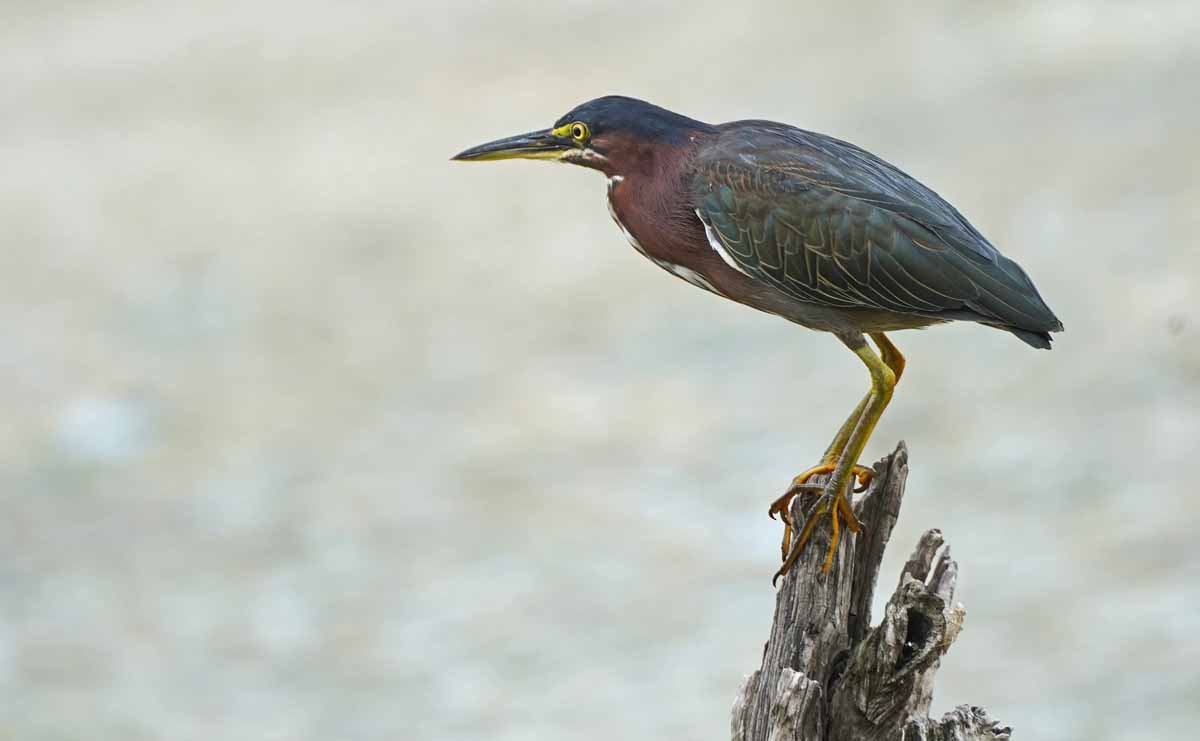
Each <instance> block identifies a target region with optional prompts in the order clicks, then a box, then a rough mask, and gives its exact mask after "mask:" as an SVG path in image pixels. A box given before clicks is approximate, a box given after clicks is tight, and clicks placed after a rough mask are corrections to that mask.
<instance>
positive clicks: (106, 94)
mask: <svg viewBox="0 0 1200 741" xmlns="http://www.w3.org/2000/svg"><path fill="white" fill-rule="evenodd" d="M1198 79H1200V7H1198V6H1197V5H1196V3H1195V2H1191V1H1190V0H1185V1H1184V2H1154V3H1082V2H1054V3H1024V2H1006V3H959V2H943V3H919V4H913V3H878V4H872V3H860V2H843V3H811V4H807V3H806V4H800V3H795V2H782V1H781V2H761V3H732V2H730V3H721V4H704V3H696V2H688V3H659V2H647V3H637V4H634V3H619V4H612V5H601V4H594V3H591V2H579V1H576V0H567V1H566V2H557V3H540V2H524V3H504V4H495V5H489V4H485V3H476V2H450V3H445V2H425V1H424V0H420V1H418V2H413V1H412V0H402V1H401V2H399V3H396V2H340V3H334V2H325V3H319V2H303V1H302V2H295V1H289V2H284V1H283V0H239V1H238V2H215V1H214V2H206V3H191V2H183V1H182V0H174V1H170V0H160V1H157V2H149V1H145V2H138V1H136V0H126V1H122V2H117V1H115V0H91V1H90V2H70V3H21V2H8V3H4V4H3V5H2V6H0V244H2V249H0V406H2V414H0V419H2V421H0V738H2V739H47V740H50V739H78V738H88V739H93V740H97V741H99V740H107V739H113V740H117V739H120V740H121V741H136V740H137V739H171V740H173V741H184V740H190V739H206V740H207V739H214V738H220V739H236V740H240V739H246V740H250V739H254V740H256V741H258V740H262V739H322V740H324V739H419V740H424V739H429V740H431V741H451V740H457V739H464V740H465V739H484V738H486V739H497V740H500V741H532V740H535V739H559V738H572V739H579V740H589V739H613V738H621V739H666V738H671V739H709V738H714V739H715V738H724V737H726V734H727V730H726V729H727V722H728V712H729V705H730V702H731V701H732V698H733V696H734V692H735V689H736V687H737V685H738V683H739V682H740V681H741V678H742V677H743V675H744V674H746V673H748V672H750V671H751V670H753V669H754V668H756V667H757V666H758V663H759V659H760V655H761V647H762V643H763V641H764V640H765V637H766V632H767V627H768V625H769V621H770V618H771V610H772V605H773V600H774V593H773V591H772V589H771V587H770V575H771V573H772V571H773V570H774V569H775V567H776V565H777V559H778V551H777V549H778V536H779V530H778V524H777V523H774V522H772V521H770V520H768V519H767V517H766V514H765V511H766V505H767V503H768V501H769V500H770V499H771V498H773V497H774V496H775V495H776V494H777V493H779V492H780V491H781V488H782V487H783V485H784V484H785V483H786V482H787V481H788V480H789V479H790V477H791V475H793V474H794V473H796V472H797V471H798V470H799V469H801V468H803V467H805V466H807V465H809V464H810V463H812V462H813V461H814V459H815V458H816V456H817V455H818V454H819V453H820V452H821V451H822V450H823V449H824V446H825V444H826V442H827V441H828V438H829V437H830V436H831V434H832V432H833V431H834V429H835V428H836V426H837V424H838V423H839V422H840V421H841V419H842V418H843V417H844V415H845V414H846V413H847V412H848V411H849V409H850V408H851V407H852V406H853V405H854V403H855V402H856V400H857V399H858V398H859V396H860V394H861V393H862V391H863V389H864V388H865V384H866V375H865V373H864V371H863V369H862V368H861V367H860V365H859V364H858V361H857V360H856V359H855V358H854V357H853V356H852V355H851V354H850V353H847V352H845V351H844V350H843V349H842V348H841V346H840V345H839V344H838V343H837V342H836V341H834V340H832V339H831V338H829V337H826V336H822V335H819V334H815V333H810V332H806V331H804V330H802V329H800V328H797V327H795V326H792V325H789V324H787V323H785V322H783V321H780V320H778V319H776V318H772V317H769V316H766V315H761V314H757V313H755V312H753V311H750V310H747V309H744V308H741V307H739V306H736V305H734V304H732V303H726V302H722V301H719V300H717V299H716V298H714V297H713V296H711V295H708V294H705V293H704V292H701V291H698V290H695V289H694V288H692V287H690V286H688V285H687V284H685V283H683V282H682V281H679V280H676V279H673V278H671V277H670V276H668V275H667V274H665V273H663V272H662V271H660V270H658V269H657V268H655V267H654V266H652V265H650V264H649V263H647V262H646V261H645V260H644V259H643V258H641V257H640V256H638V255H637V254H636V253H634V251H633V250H632V249H630V248H629V246H628V245H627V244H626V243H625V242H624V240H623V239H622V238H621V236H620V234H619V232H618V231H617V229H616V228H615V227H614V226H613V224H612V223H611V222H610V220H609V216H608V214H607V211H606V209H605V207H604V202H603V194H604V183H603V181H602V179H601V178H599V177H598V176H596V174H595V173H591V172H587V171H585V170H581V169H576V168H564V167H548V166H546V165H544V164H540V163H531V162H518V163H501V164H497V165H492V166H478V165H473V166H466V165H459V164H450V163H449V162H447V158H448V157H449V156H450V155H451V154H453V153H454V152H456V151H458V150H460V149H462V148H464V147H466V146H469V145H473V144H476V143H479V142H481V141H484V140H488V139H492V138H495V137H499V136H502V135H507V134H511V133H516V132H520V131H526V130H528V129H531V128H536V127H541V126H545V125H548V124H549V123H550V122H552V121H553V120H554V119H555V118H556V117H558V116H559V115H560V114H561V113H563V112H564V111H566V110H567V109H569V108H571V107H572V106H574V105H575V104H576V103H579V102H581V101H583V100H586V99H589V98H591V97H595V96H598V95H602V94H607V93H613V92H619V93H625V94H629V95H635V96H638V97H644V98H647V99H650V100H653V101H656V102H659V103H661V104H663V105H666V106H668V107H671V108H674V109H677V110H680V111H683V112H686V113H688V114H690V115H693V116H695V117H698V118H701V119H705V120H709V121H723V120H730V119H735V118H745V117H764V118H774V119H779V120H784V121H789V122H793V123H796V124H799V125H802V126H804V127H806V128H810V129H815V130H818V131H825V132H830V133H834V134H836V135H838V136H840V137H842V138H846V139H849V140H851V141H854V142H856V143H858V144H860V145H862V146H865V147H867V148H868V149H871V150H872V151H874V152H876V153H878V154H880V155H882V156H884V157H885V158H887V159H889V160H891V161H893V162H896V163H898V164H899V165H900V166H901V167H903V168H904V169H906V170H907V171H909V172H911V173H912V174H914V175H916V176H917V177H919V178H920V179H922V180H923V181H925V182H927V183H928V184H930V185H931V186H932V187H934V188H935V189H936V190H938V191H939V192H941V193H943V194H944V195H946V196H947V197H948V198H950V199H951V200H952V201H953V202H954V203H955V204H957V205H958V206H959V207H960V208H961V209H962V210H963V211H964V212H965V213H966V214H967V216H968V217H969V218H971V219H972V221H973V222H974V223H975V224H976V225H977V226H978V227H979V228H980V229H981V230H982V231H983V232H984V233H985V234H987V235H988V236H989V237H990V238H991V239H992V241H994V242H995V243H996V244H997V245H998V246H1000V247H1001V248H1002V249H1003V250H1005V251H1006V252H1007V253H1008V254H1010V255H1011V256H1013V257H1015V258H1016V259H1018V260H1019V261H1020V262H1021V263H1022V264H1023V265H1024V266H1025V267H1026V268H1027V269H1028V270H1029V272H1030V273H1031V274H1032V275H1033V276H1034V277H1035V279H1036V281H1037V283H1038V286H1039V287H1040V288H1041V290H1042V292H1043V293H1044V295H1045V296H1046V297H1047V299H1048V300H1049V302H1050V304H1051V305H1052V306H1053V307H1054V309H1055V310H1056V311H1057V313H1058V314H1059V315H1060V316H1061V317H1062V319H1063V321H1064V322H1065V324H1066V326H1067V332H1066V334H1064V335H1060V336H1059V339H1058V342H1057V343H1056V345H1055V350H1054V351H1053V352H1034V351H1032V350H1030V349H1029V348H1027V347H1025V346H1023V345H1021V344H1020V343H1018V342H1017V341H1015V340H1014V339H1013V338H1012V337H1010V336H1008V335H1006V334H1003V333H1000V332H994V331H990V330H986V329H982V328H978V327H974V326H951V327H946V328H939V329H936V330H933V331H928V332H909V333H903V334H900V335H897V336H896V339H897V341H898V343H899V344H900V346H901V347H902V348H903V349H904V350H905V351H906V352H907V353H908V356H909V359H910V365H909V371H908V374H907V375H906V376H905V378H904V383H903V384H902V385H901V387H900V390H899V393H898V394H897V397H896V400H895V402H894V403H893V405H892V407H891V409H890V411H889V413H888V414H887V416H886V417H885V418H884V421H883V423H882V425H881V426H880V428H879V430H878V432H877V433H876V435H875V439H874V441H873V443H872V445H871V447H870V449H869V456H870V458H871V459H872V460H873V459H875V458H876V457H878V456H879V455H881V454H882V453H884V452H886V451H887V450H889V449H890V448H891V447H892V445H893V444H894V443H895V442H896V441H897V440H898V439H900V438H904V439H906V440H907V441H908V442H909V445H910V446H911V450H912V475H911V478H910V484H909V496H908V498H907V500H906V503H905V510H904V512H903V515H902V517H901V520H900V523H899V527H898V529H897V532H896V534H895V537H894V540H893V548H892V550H891V551H890V553H889V554H888V559H887V563H886V564H885V566H884V571H883V574H884V576H883V581H884V583H885V584H886V583H891V580H892V579H894V578H895V574H896V573H897V572H898V569H899V566H900V564H901V563H902V562H903V559H904V557H905V555H906V553H907V551H908V549H909V548H911V546H912V544H913V543H915V541H916V538H917V536H918V534H919V532H920V531H921V530H923V529H925V528H927V527H934V526H937V527H941V528H942V529H943V530H944V531H945V533H946V535H947V537H948V539H949V541H950V542H951V543H952V546H953V549H954V553H955V554H956V556H957V557H958V559H959V561H960V564H961V570H962V581H961V590H960V595H959V596H960V598H961V600H962V601H963V602H964V603H965V605H966V607H967V610H968V618H967V623H966V628H965V631H964V633H963V634H962V636H961V638H960V640H959V642H958V643H957V644H956V645H955V647H954V649H953V651H952V652H951V653H950V654H949V656H948V658H947V660H946V661H945V663H944V668H943V670H942V671H941V673H940V675H939V681H938V689H937V695H936V697H935V710H936V711H938V712H941V711H942V710H945V709H947V708H949V707H951V706H953V705H955V704H958V703H962V702H972V703H976V704H981V705H984V706H986V707H987V708H989V710H990V711H991V712H992V714H993V715H994V716H996V717H997V718H999V719H1001V720H1003V721H1005V722H1007V723H1009V724H1011V725H1013V726H1015V727H1016V729H1017V731H1018V733H1019V738H1023V739H1165V738H1184V737H1186V736H1188V735H1189V734H1191V733H1193V732H1194V729H1195V724H1196V722H1197V721H1198V720H1200V679H1198V674H1197V669H1196V667H1197V666H1200V644H1198V643H1197V639H1196V636H1197V635H1198V632H1200V593H1198V589H1200V587H1198V585H1200V545H1197V543H1196V540H1195V538H1196V532H1197V527H1198V526H1200V497H1198V496H1197V492H1196V489H1195V485H1194V483H1193V482H1192V481H1191V473H1192V472H1193V471H1194V470H1195V465H1196V452H1197V449H1198V446H1200V315H1198V314H1197V310H1196V307H1197V306H1198V305H1200V249H1198V247H1200V245H1197V242H1196V235H1197V234H1200V215H1198V214H1200V210H1198V209H1197V207H1196V205H1197V203H1200V177H1198V169H1197V162H1198V161H1200V139H1198V138H1197V136H1196V121H1197V120H1198V119H1200V94H1197V90H1198V88H1197V84H1198Z"/></svg>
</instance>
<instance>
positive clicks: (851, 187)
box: [693, 122, 1061, 342]
mask: <svg viewBox="0 0 1200 741" xmlns="http://www.w3.org/2000/svg"><path fill="white" fill-rule="evenodd" d="M723 129H724V130H723V131H722V133H721V135H720V136H719V138H718V139H717V141H716V142H715V143H714V144H713V145H711V146H710V147H708V148H707V149H706V150H705V151H704V152H702V153H701V155H700V157H699V158H698V161H697V171H696V173H697V174H696V177H695V181H694V183H693V189H694V195H695V199H696V200H695V203H696V204H697V206H698V207H697V214H698V215H699V216H700V219H701V221H703V222H704V224H705V226H706V228H707V231H708V235H709V239H710V242H713V244H714V247H715V248H718V252H720V253H721V254H722V257H723V258H724V259H725V260H726V261H727V262H730V263H731V264H732V265H733V266H734V267H735V268H737V269H739V270H741V271H742V272H743V273H746V274H747V275H749V276H751V277H752V278H754V279H756V280H759V281H762V282H764V283H768V284H770V285H772V286H774V287H776V288H778V289H780V290H782V291H783V292H785V293H787V294H789V295H791V296H793V297H794V298H796V299H798V300H800V301H805V302H808V303H815V304H820V305H824V306H832V307H836V308H847V309H853V308H862V309H873V310H883V311H891V312H896V313H901V314H914V315H922V316H936V317H944V318H947V319H969V320H974V321H980V322H984V323H988V324H995V325H997V326H1002V327H1006V328H1017V329H1023V330H1028V331H1032V332H1037V333H1042V332H1046V331H1054V330H1057V329H1059V328H1061V324H1060V323H1059V322H1058V320H1057V318H1055V317H1054V314H1053V313H1052V312H1051V311H1050V309H1049V308H1048V307H1047V306H1046V305H1045V303H1044V302H1043V301H1042V299H1041V297H1040V296H1039V295H1038V293H1037V289H1035V288H1034V286H1033V283H1032V282H1031V281H1030V280H1029V278H1028V276H1026V274H1025V272H1024V271H1023V270H1021V268H1020V267H1019V266H1018V265H1017V264H1016V263H1014V262H1012V261H1011V260H1009V259H1007V258H1005V257H1004V256H1003V255H1001V254H1000V253H999V252H998V251H997V250H996V248H995V247H993V246H992V245H991V244H990V243H988V241H987V240H986V239H984V238H983V236H982V235H980V234H979V232H978V231H976V230H975V228H974V227H972V226H971V225H970V224H969V223H968V222H967V221H966V219H964V218H963V217H962V215H961V214H959V213H958V212H957V211H956V210H955V209H954V208H953V207H952V206H950V204H948V203H946V202H945V201H944V200H942V199H941V198H940V197H939V196H938V195H937V194H936V193H934V192H933V191H931V190H929V189H928V188H926V187H925V186H923V185H921V184H920V183H918V182H917V181H916V180H914V179H912V178H911V177H909V176H908V175H905V174H904V173H903V172H901V171H900V170H898V169H896V168H895V167H893V166H891V165H889V164H888V163H886V162H884V161H883V160H880V159H879V158H877V157H875V156H874V155H871V154H870V153H868V152H866V151H864V150H861V149H859V148H857V147H855V146H853V145H850V144H847V143H845V142H841V141H838V140H836V139H831V138H829V137H825V136H822V135H819V134H813V133H810V132H806V131H801V130H799V129H794V128H791V127H787V126H783V125H781V124H773V123H769V122H738V123H736V124H728V125H726V126H725V127H723ZM1047 342H1048V340H1047Z"/></svg>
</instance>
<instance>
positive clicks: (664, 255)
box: [607, 175, 721, 295]
mask: <svg viewBox="0 0 1200 741" xmlns="http://www.w3.org/2000/svg"><path fill="white" fill-rule="evenodd" d="M623 181H624V178H622V177H621V176H620V175H614V176H612V177H611V178H609V179H608V198H607V201H608V213H609V215H611V216H612V220H613V221H614V222H616V225H617V227H618V228H619V229H620V230H621V233H622V234H624V235H625V238H626V239H627V240H629V244H631V245H633V248H634V249H635V250H637V251H638V252H640V253H641V254H642V255H644V256H645V257H646V258H647V259H648V260H650V261H651V262H653V263H654V264H655V265H657V266H659V267H660V268H662V269H663V270H666V271H667V272H668V273H671V274H672V275H674V276H676V277H679V278H683V279H684V280H686V281H687V282H688V283H691V284H692V285H694V286H696V287H698V288H703V289H704V290H706V291H711V292H713V293H716V294H718V295H721V293H720V291H718V290H717V289H716V288H715V287H714V286H713V284H712V283H711V282H710V281H709V280H708V279H707V278H705V277H704V276H703V275H701V274H700V273H699V272H697V271H696V270H694V269H692V268H690V267H688V266H686V265H684V264H682V261H681V260H679V259H677V257H676V255H675V254H674V253H673V251H672V250H671V249H670V246H669V244H664V243H665V242H666V240H663V239H660V238H659V237H658V235H656V234H653V233H651V234H646V233H645V232H646V231H647V229H646V227H645V225H644V223H639V222H638V220H636V219H634V220H627V219H623V218H622V212H623V211H624V210H625V209H623V208H622V207H621V206H620V205H619V202H621V201H623V200H625V198H622V197H621V196H619V195H618V193H617V190H618V188H619V187H620V186H621V183H622V182H623ZM650 231H651V232H652V231H653V230H650ZM639 234H641V235H642V237H643V239H645V243H643V239H639V238H638V235H639ZM647 237H648V238H647Z"/></svg>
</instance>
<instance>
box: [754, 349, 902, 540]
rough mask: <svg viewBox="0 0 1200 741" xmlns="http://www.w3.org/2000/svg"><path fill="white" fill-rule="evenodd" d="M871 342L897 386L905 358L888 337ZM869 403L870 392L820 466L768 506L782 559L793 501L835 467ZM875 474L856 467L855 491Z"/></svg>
mask: <svg viewBox="0 0 1200 741" xmlns="http://www.w3.org/2000/svg"><path fill="white" fill-rule="evenodd" d="M870 337H871V339H872V340H874V341H875V346H876V347H878V348H879V354H880V357H881V359H882V360H883V362H884V363H885V364H887V366H888V367H889V368H891V369H892V372H893V373H895V374H896V381H897V382H899V380H900V376H901V375H903V374H904V366H905V360H904V355H903V354H902V353H901V352H900V351H899V350H898V349H897V348H896V346H895V345H893V344H892V341H891V340H890V339H888V337H887V335H885V334H884V333H882V332H872V333H871V335H870ZM870 400H871V392H869V391H868V392H867V395H866V396H864V397H863V398H862V401H860V402H858V406H856V407H855V408H854V411H853V412H851V413H850V416H849V417H846V421H845V422H843V423H842V426H841V428H839V429H838V431H837V434H836V435H834V436H833V441H832V442H830V443H829V447H828V448H826V449H825V454H824V455H822V456H821V462H820V463H818V464H817V465H815V466H813V467H812V468H809V469H808V470H806V471H804V472H803V473H801V474H799V475H798V476H796V477H795V478H794V479H792V485H791V486H789V487H788V490H787V491H786V492H784V493H783V495H782V496H780V497H779V498H778V499H776V500H775V501H773V502H771V506H770V507H769V508H768V509H767V514H768V515H770V517H771V519H775V515H777V514H778V515H779V518H780V519H781V520H783V542H782V543H781V544H780V551H781V555H780V558H781V559H785V560H786V559H787V557H788V553H790V552H791V550H792V531H793V523H792V521H791V515H790V514H789V511H790V509H791V504H792V499H793V498H794V497H795V496H796V495H797V494H799V493H801V491H802V490H803V487H804V484H806V483H807V482H808V480H809V479H811V478H812V477H814V476H819V475H821V474H826V473H830V472H832V471H833V470H834V468H836V467H837V462H838V459H839V458H840V457H841V455H842V451H844V450H845V449H846V443H847V442H848V441H849V439H850V434H851V433H852V432H854V428H855V426H857V425H858V420H859V419H860V418H861V417H862V414H863V410H865V409H866V407H867V403H868V402H870ZM874 473H875V472H874V471H872V470H871V469H869V468H867V467H866V466H860V465H855V466H854V477H855V478H856V479H858V488H857V489H855V491H866V488H867V486H868V485H870V483H871V477H872V476H874ZM843 511H844V513H845V514H846V515H847V520H848V523H847V524H848V525H849V526H850V530H851V532H855V533H857V532H858V531H859V529H860V528H859V525H858V520H856V519H855V518H854V510H853V509H851V508H850V507H849V506H848V505H847V506H844V507H843Z"/></svg>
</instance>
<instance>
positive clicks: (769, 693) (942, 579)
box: [731, 442, 1010, 741]
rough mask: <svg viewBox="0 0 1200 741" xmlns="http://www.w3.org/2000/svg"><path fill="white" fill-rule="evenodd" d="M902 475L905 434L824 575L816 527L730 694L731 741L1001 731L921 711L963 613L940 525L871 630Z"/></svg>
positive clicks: (973, 717) (878, 468)
mask: <svg viewBox="0 0 1200 741" xmlns="http://www.w3.org/2000/svg"><path fill="white" fill-rule="evenodd" d="M907 476H908V449H907V448H906V447H905V446H904V443H903V442H901V443H900V444H899V446H897V448H896V450H895V452H894V453H892V454H891V455H889V456H887V457H885V458H884V459H883V460H881V461H879V462H878V463H876V464H875V479H874V481H873V482H872V484H871V488H870V490H869V491H868V492H867V493H866V494H865V495H864V496H863V497H862V498H861V500H860V501H859V502H858V504H857V505H856V506H855V513H856V514H857V515H858V518H859V520H861V521H862V523H863V528H864V530H863V532H862V533H861V534H859V535H858V536H857V537H850V538H846V539H844V541H843V545H842V546H841V547H840V549H839V551H838V554H837V557H836V559H835V561H834V563H833V568H832V569H831V570H830V571H829V573H828V574H824V575H823V574H822V573H821V563H822V561H823V559H824V556H825V549H826V547H827V546H828V544H829V541H828V537H829V535H828V532H824V533H822V534H814V536H813V537H814V540H815V541H816V542H814V543H812V544H810V546H809V548H807V549H806V551H805V553H804V554H803V555H802V556H801V558H800V560H799V561H798V562H797V563H796V565H795V566H794V567H793V568H792V570H791V572H790V573H789V574H788V575H787V576H786V577H785V578H784V580H783V582H782V585H781V587H780V589H779V593H778V595H777V596H776V600H775V619H774V621H773V624H772V625H771V636H770V638H769V639H768V640H767V645H766V646H765V647H764V649H763V659H762V666H761V667H760V668H759V669H758V670H757V671H755V672H754V673H753V674H751V675H750V676H749V677H747V678H746V680H745V682H743V684H742V686H741V688H740V689H739V691H738V696H737V699H736V700H735V701H734V705H733V719H732V722H731V726H732V735H733V741H825V740H829V741H842V740H843V739H844V740H845V741H860V740H866V739H880V740H882V739H888V740H895V741H950V740H951V739H954V740H955V741H998V740H999V739H1008V738H1009V733H1010V729H1008V728H1005V727H1002V726H1000V725H998V724H997V723H996V722H995V721H992V720H991V719H989V718H988V715H987V712H986V711H985V710H983V709H982V708H978V707H973V706H970V705H960V706H958V707H956V708H955V709H954V710H952V711H951V712H949V713H947V714H946V715H944V716H943V717H942V718H941V720H933V719H932V718H930V717H929V716H928V713H929V702H930V700H931V699H932V697H933V676H934V674H935V673H936V672H937V669H938V665H939V662H940V661H941V658H942V655H943V654H945V653H946V651H947V649H949V648H950V644H951V643H953V642H954V639H955V638H956V637H957V636H958V631H959V630H960V629H961V628H962V622H963V617H964V616H965V615H966V611H965V610H964V609H963V607H962V605H960V604H958V603H957V602H955V601H954V585H955V581H956V579H957V577H958V564H956V563H955V562H954V561H953V560H951V558H950V547H949V546H948V545H945V543H944V541H943V539H942V534H941V532H939V531H938V530H929V531H927V532H926V533H925V534H924V535H922V536H921V539H920V541H919V542H918V543H917V547H916V548H915V549H914V550H913V553H912V556H910V557H909V559H908V562H907V563H906V564H905V565H904V569H903V572H902V573H901V575H900V581H899V584H898V585H897V587H896V590H895V591H894V592H893V593H892V597H891V599H889V600H888V603H887V608H886V611H885V614H884V615H883V618H882V620H881V622H880V624H879V625H877V626H874V627H872V626H871V595H872V594H873V593H874V591H875V583H876V581H877V578H878V575H879V573H878V572H879V565H880V562H881V561H882V559H883V550H884V548H885V547H886V546H887V541H888V538H889V537H890V536H891V533H892V527H893V526H894V525H895V524H896V517H897V516H898V515H899V513H900V500H901V499H902V498H903V496H904V481H905V479H906V478H907ZM800 500H801V498H800V497H797V498H796V500H795V501H794V502H793V504H792V517H793V519H794V521H796V522H803V521H804V512H803V508H804V507H806V506H809V505H810V501H809V500H806V501H804V502H801V501H800ZM818 530H819V531H820V530H821V529H820V528H819V529H818Z"/></svg>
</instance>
